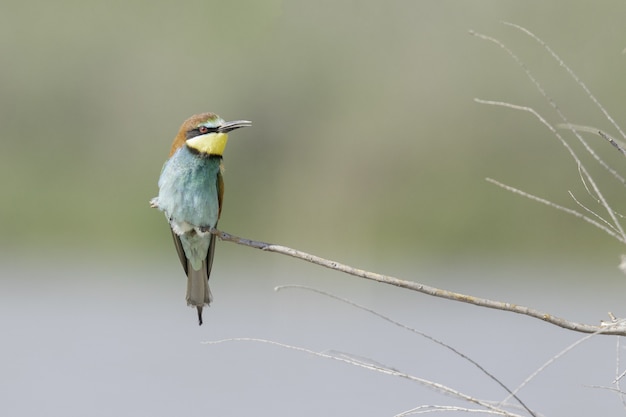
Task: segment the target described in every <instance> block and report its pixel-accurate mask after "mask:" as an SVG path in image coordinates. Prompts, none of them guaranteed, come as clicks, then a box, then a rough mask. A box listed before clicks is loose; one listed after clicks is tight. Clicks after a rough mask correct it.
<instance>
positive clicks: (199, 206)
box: [150, 113, 252, 325]
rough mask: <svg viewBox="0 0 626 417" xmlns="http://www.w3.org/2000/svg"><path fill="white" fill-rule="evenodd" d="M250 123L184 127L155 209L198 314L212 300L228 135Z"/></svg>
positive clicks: (210, 117) (210, 121) (199, 121)
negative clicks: (163, 222) (168, 232)
mask: <svg viewBox="0 0 626 417" xmlns="http://www.w3.org/2000/svg"><path fill="white" fill-rule="evenodd" d="M251 125H252V122H250V121H248V120H235V121H232V122H226V121H224V119H222V118H221V117H220V116H218V115H216V114H215V113H201V114H196V115H194V116H191V117H190V118H188V119H187V120H185V121H184V122H183V124H182V125H181V127H180V129H179V131H178V134H177V135H176V137H175V138H174V141H173V142H172V146H171V149H170V153H169V155H168V159H167V160H166V161H165V163H164V164H163V168H162V169H161V175H160V177H159V181H158V187H159V193H158V196H157V197H155V198H153V199H152V200H151V201H150V205H151V207H155V208H158V209H159V210H161V211H162V212H163V213H164V214H165V217H166V218H167V221H168V222H169V226H170V230H171V233H172V237H173V239H174V246H175V247H176V252H177V253H178V258H179V259H180V263H181V264H182V266H183V270H184V271H185V274H186V275H187V296H186V300H187V305H189V306H192V307H195V308H196V309H197V312H198V324H199V325H202V309H203V307H204V306H206V305H209V304H210V303H211V301H212V299H213V296H212V295H211V290H210V289H209V276H210V275H211V267H212V266H213V256H214V254H215V238H216V235H215V234H214V233H212V232H213V231H214V230H215V228H216V227H217V222H218V220H219V218H220V215H221V213H222V201H223V198H224V179H223V177H222V174H223V170H224V165H223V162H222V156H223V153H224V148H225V147H226V142H227V141H228V133H229V132H231V131H233V130H235V129H239V128H242V127H248V126H251Z"/></svg>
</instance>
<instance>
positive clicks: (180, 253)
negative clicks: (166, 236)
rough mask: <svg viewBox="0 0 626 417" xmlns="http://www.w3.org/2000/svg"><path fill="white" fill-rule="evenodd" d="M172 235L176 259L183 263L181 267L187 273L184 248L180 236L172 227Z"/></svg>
mask: <svg viewBox="0 0 626 417" xmlns="http://www.w3.org/2000/svg"><path fill="white" fill-rule="evenodd" d="M170 230H171V232H172V237H173V238H174V246H176V253H178V259H180V263H181V264H182V265H183V269H184V270H185V274H187V268H188V267H187V256H185V250H184V249H183V244H182V243H181V242H180V236H178V235H177V234H176V233H174V231H173V230H172V229H170ZM209 271H210V270H209Z"/></svg>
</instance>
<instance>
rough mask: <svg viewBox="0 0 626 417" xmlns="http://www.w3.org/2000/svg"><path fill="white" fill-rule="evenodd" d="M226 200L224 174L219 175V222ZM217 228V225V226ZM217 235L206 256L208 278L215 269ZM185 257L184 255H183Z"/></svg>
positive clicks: (212, 239)
mask: <svg viewBox="0 0 626 417" xmlns="http://www.w3.org/2000/svg"><path fill="white" fill-rule="evenodd" d="M223 199H224V177H222V172H221V169H220V172H218V173H217V204H218V207H219V210H218V212H217V218H218V220H219V218H220V215H221V214H222V200H223ZM215 227H217V223H216V224H215ZM216 237H217V236H216V235H211V243H210V244H209V251H208V252H207V255H206V269H207V277H210V276H211V268H212V267H213V255H214V254H215V238H216ZM183 256H184V254H183Z"/></svg>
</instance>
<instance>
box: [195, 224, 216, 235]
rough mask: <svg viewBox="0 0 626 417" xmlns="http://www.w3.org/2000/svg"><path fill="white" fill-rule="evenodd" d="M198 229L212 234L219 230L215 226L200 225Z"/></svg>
mask: <svg viewBox="0 0 626 417" xmlns="http://www.w3.org/2000/svg"><path fill="white" fill-rule="evenodd" d="M198 230H200V231H201V232H202V233H210V234H215V233H216V232H217V229H216V228H215V227H213V226H200V227H198Z"/></svg>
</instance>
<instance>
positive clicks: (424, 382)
mask: <svg viewBox="0 0 626 417" xmlns="http://www.w3.org/2000/svg"><path fill="white" fill-rule="evenodd" d="M226 342H257V343H267V344H270V345H274V346H279V347H282V348H285V349H291V350H295V351H298V352H303V353H308V354H310V355H314V356H318V357H321V358H325V359H333V360H336V361H339V362H344V363H347V364H350V365H353V366H357V367H359V368H365V369H368V370H370V371H376V372H380V373H382V374H386V375H391V376H398V377H401V378H404V379H408V380H409V381H412V382H416V383H418V384H421V385H424V386H427V387H429V388H432V389H434V390H436V391H438V392H441V393H444V394H447V395H451V396H452V397H455V398H458V399H461V400H464V401H467V402H469V403H472V404H476V405H479V406H481V407H484V408H485V409H486V410H491V411H492V412H493V414H496V415H501V416H510V417H521V416H519V414H514V413H511V412H508V411H506V410H502V409H500V408H498V406H494V405H493V404H491V403H489V402H487V401H484V400H480V399H478V398H475V397H472V396H471V395H467V394H464V393H462V392H460V391H458V390H455V389H454V388H450V387H448V386H446V385H443V384H440V383H438V382H433V381H429V380H427V379H423V378H418V377H416V376H414V375H410V374H407V373H404V372H401V371H398V370H396V369H392V368H387V367H384V366H380V365H377V364H374V363H368V362H363V361H360V360H354V359H352V358H350V357H347V356H343V355H342V356H335V355H329V354H328V353H324V352H316V351H313V350H310V349H307V348H303V347H300V346H294V345H288V344H286V343H280V342H275V341H273V340H267V339H257V338H251V337H233V338H229V339H222V340H215V341H207V342H202V344H206V345H216V344H220V343H226ZM476 411H477V410H476Z"/></svg>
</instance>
